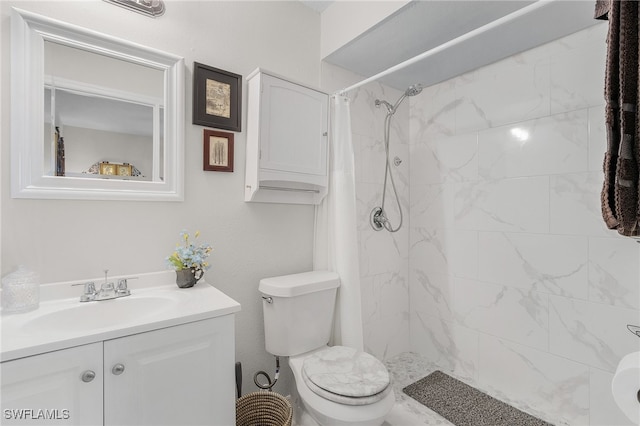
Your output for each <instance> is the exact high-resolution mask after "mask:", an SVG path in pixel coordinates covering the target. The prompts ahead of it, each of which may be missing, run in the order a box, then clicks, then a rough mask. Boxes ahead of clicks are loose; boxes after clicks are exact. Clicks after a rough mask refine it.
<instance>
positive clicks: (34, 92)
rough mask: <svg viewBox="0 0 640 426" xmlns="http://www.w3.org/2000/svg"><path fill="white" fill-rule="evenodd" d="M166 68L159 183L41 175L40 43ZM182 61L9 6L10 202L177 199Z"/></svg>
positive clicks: (180, 182) (181, 142)
mask: <svg viewBox="0 0 640 426" xmlns="http://www.w3.org/2000/svg"><path fill="white" fill-rule="evenodd" d="M45 40H48V41H51V42H55V43H60V44H64V45H67V46H70V47H75V48H78V49H84V50H87V51H91V52H95V53H98V54H101V55H106V56H110V57H113V58H116V59H121V60H126V61H129V62H134V63H138V64H140V65H144V66H147V67H152V68H156V69H159V70H162V71H164V75H165V79H164V93H165V120H164V123H165V132H164V144H165V149H164V180H163V181H155V182H154V181H134V180H120V179H101V178H92V177H86V178H85V177H81V178H75V177H59V176H45V170H44V143H43V141H44V41H45ZM183 194H184V59H183V58H181V57H179V56H175V55H171V54H169V53H165V52H162V51H159V50H155V49H151V48H148V47H144V46H141V45H138V44H135V43H131V42H129V41H126V40H122V39H118V38H115V37H112V36H109V35H105V34H102V33H98V32H95V31H92V30H88V29H85V28H82V27H78V26H75V25H71V24H68V23H65V22H61V21H57V20H54V19H51V18H47V17H44V16H41V15H37V14H35V13H31V12H27V11H24V10H20V9H17V8H13V10H12V16H11V196H12V197H13V198H40V199H42V198H44V199H83V200H143V201H182V200H183V199H184V195H183Z"/></svg>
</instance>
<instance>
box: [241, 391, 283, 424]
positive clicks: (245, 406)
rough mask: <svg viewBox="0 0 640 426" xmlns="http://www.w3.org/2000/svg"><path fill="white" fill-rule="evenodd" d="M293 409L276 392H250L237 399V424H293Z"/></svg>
mask: <svg viewBox="0 0 640 426" xmlns="http://www.w3.org/2000/svg"><path fill="white" fill-rule="evenodd" d="M292 416H293V409H292V408H291V404H290V403H289V401H288V400H287V399H286V398H285V397H284V396H282V395H280V394H278V393H275V392H267V391H258V392H251V393H248V394H246V395H244V396H242V397H240V398H238V400H237V401H236V426H291V418H292Z"/></svg>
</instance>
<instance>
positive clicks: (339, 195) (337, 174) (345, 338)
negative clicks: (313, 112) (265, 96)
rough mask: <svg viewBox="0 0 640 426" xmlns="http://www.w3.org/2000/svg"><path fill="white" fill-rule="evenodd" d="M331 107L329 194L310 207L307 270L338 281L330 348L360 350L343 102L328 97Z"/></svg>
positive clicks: (347, 116) (351, 178)
mask: <svg viewBox="0 0 640 426" xmlns="http://www.w3.org/2000/svg"><path fill="white" fill-rule="evenodd" d="M331 104H332V105H331V107H332V108H331V136H330V149H329V193H328V194H327V196H326V197H325V198H324V200H323V201H322V203H321V204H320V205H318V206H317V207H316V224H315V245H314V253H313V254H314V255H313V267H314V269H315V270H330V271H335V272H337V273H338V275H340V282H341V284H340V288H339V289H338V298H337V301H336V315H335V325H334V333H333V339H332V343H333V344H334V345H345V346H349V347H352V348H355V349H358V350H363V330H362V307H361V298H360V270H359V267H358V264H359V257H358V233H357V223H356V184H355V172H354V159H353V145H352V140H351V111H350V107H349V98H347V97H344V96H333V97H332V102H331Z"/></svg>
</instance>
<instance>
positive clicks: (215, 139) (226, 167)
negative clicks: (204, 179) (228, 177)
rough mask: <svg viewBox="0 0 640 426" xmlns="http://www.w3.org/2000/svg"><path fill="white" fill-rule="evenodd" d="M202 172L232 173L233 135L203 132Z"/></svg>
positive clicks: (210, 131) (213, 131) (209, 131)
mask: <svg viewBox="0 0 640 426" xmlns="http://www.w3.org/2000/svg"><path fill="white" fill-rule="evenodd" d="M203 158H204V165H203V170H209V171H214V172H232V171H233V133H227V132H219V131H216V130H208V129H205V130H204V151H203Z"/></svg>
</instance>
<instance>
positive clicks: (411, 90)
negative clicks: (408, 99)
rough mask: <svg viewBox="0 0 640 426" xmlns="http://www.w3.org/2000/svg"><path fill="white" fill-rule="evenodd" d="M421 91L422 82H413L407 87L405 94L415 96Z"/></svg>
mask: <svg viewBox="0 0 640 426" xmlns="http://www.w3.org/2000/svg"><path fill="white" fill-rule="evenodd" d="M420 92H422V84H419V83H418V84H412V85H411V86H409V87H407V90H405V91H404V95H405V96H415V95H419V94H420Z"/></svg>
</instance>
